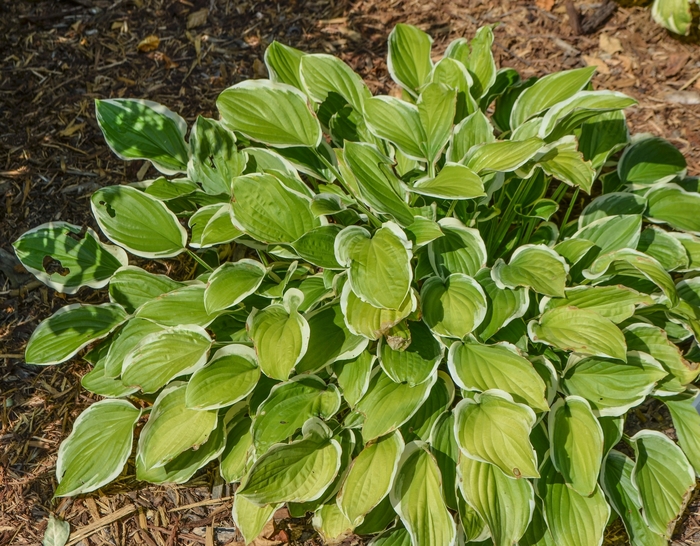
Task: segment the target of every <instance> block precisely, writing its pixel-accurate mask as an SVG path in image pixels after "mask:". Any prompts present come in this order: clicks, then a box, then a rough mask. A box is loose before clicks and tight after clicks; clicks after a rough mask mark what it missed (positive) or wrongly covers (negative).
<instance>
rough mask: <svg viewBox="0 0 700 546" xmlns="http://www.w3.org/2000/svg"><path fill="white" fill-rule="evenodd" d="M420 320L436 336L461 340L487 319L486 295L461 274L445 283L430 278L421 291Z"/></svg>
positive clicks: (449, 278)
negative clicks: (421, 319)
mask: <svg viewBox="0 0 700 546" xmlns="http://www.w3.org/2000/svg"><path fill="white" fill-rule="evenodd" d="M421 303H422V310H423V320H424V321H425V323H426V324H427V325H428V327H429V328H430V329H431V330H432V331H433V333H435V334H437V335H439V336H445V337H456V338H459V339H462V338H464V336H466V335H467V334H469V333H471V332H472V331H474V329H475V328H477V327H478V326H479V325H480V324H481V322H482V321H483V320H484V317H485V316H486V306H487V302H486V295H485V294H484V289H483V288H481V285H480V284H479V283H477V282H476V281H475V280H474V279H473V278H472V277H469V276H467V275H464V274H463V273H453V274H452V275H450V276H449V277H447V278H446V279H445V280H443V279H441V278H440V277H430V278H429V279H427V280H426V281H425V282H424V283H423V288H422V289H421Z"/></svg>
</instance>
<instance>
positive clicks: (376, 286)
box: [335, 222, 413, 309]
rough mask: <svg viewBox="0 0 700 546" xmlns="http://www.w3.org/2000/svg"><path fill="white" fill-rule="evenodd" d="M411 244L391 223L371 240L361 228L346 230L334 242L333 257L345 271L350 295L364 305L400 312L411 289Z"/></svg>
mask: <svg viewBox="0 0 700 546" xmlns="http://www.w3.org/2000/svg"><path fill="white" fill-rule="evenodd" d="M410 247H411V243H410V242H409V240H408V238H407V237H406V234H405V233H404V232H403V231H402V230H401V228H400V227H399V226H397V225H396V224H394V223H393V222H386V223H384V224H383V225H382V227H381V228H379V229H378V230H377V231H375V233H374V236H372V235H370V232H369V231H367V230H366V229H365V228H363V227H360V226H349V227H346V228H345V229H344V230H343V231H341V232H340V233H339V234H338V236H337V237H336V239H335V257H336V259H337V260H338V263H340V264H341V265H342V266H344V267H347V268H348V282H349V283H350V285H351V286H352V290H353V292H354V293H355V294H356V295H357V296H358V297H360V299H362V300H363V301H365V302H366V303H369V304H371V305H373V306H375V307H380V308H384V309H400V308H401V305H402V303H403V302H404V300H405V299H406V296H407V295H408V292H409V290H410V288H411V280H412V279H413V270H412V269H411V263H410V262H411V256H412V254H411V250H410Z"/></svg>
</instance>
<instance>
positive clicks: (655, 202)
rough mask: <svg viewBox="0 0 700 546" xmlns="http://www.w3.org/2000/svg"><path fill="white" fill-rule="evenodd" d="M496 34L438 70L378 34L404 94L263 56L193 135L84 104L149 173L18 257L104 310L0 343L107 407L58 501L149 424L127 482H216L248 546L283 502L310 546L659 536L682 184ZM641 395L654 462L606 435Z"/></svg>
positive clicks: (85, 487)
mask: <svg viewBox="0 0 700 546" xmlns="http://www.w3.org/2000/svg"><path fill="white" fill-rule="evenodd" d="M492 42H493V34H492V31H491V28H489V27H484V28H481V29H480V30H479V31H478V32H477V34H476V36H475V37H474V38H473V40H471V41H467V40H465V39H458V40H456V41H454V42H452V43H451V44H450V45H449V47H448V49H447V51H446V53H445V55H444V56H443V58H442V59H440V60H439V61H437V62H434V61H432V60H431V39H430V37H429V36H428V35H426V34H425V33H423V32H422V31H420V30H418V29H416V28H414V27H411V26H405V25H399V26H397V27H396V28H395V29H394V30H393V32H392V33H391V35H390V38H389V63H388V64H389V67H390V72H391V76H392V77H393V79H394V80H395V81H396V83H397V84H398V85H399V86H400V87H401V89H402V91H401V92H402V98H395V97H393V96H374V97H373V96H372V94H371V93H370V91H369V90H368V88H367V87H366V85H365V84H364V83H363V81H362V80H361V78H360V77H359V76H357V75H356V74H355V73H354V72H353V71H352V70H351V69H350V68H349V67H348V66H347V65H345V64H344V63H343V62H341V61H340V60H338V59H336V58H334V57H331V56H328V55H322V54H313V55H306V54H303V53H301V52H300V51H297V50H294V49H291V48H289V47H286V46H283V45H281V44H278V43H274V44H272V45H271V46H270V47H269V49H268V50H267V53H266V56H265V59H266V63H267V67H268V69H269V72H270V77H271V79H270V80H257V81H247V82H242V83H240V84H237V85H234V86H233V87H231V88H229V89H227V90H225V91H224V92H223V93H222V94H221V95H220V97H219V99H218V101H217V106H218V109H219V113H220V120H218V121H217V120H213V119H207V118H203V117H200V118H198V119H197V121H196V122H195V123H194V125H193V126H192V128H191V129H190V132H189V138H186V134H187V128H186V125H185V122H184V121H183V119H182V118H180V117H179V116H178V115H177V114H175V113H173V112H171V111H170V110H168V109H166V108H164V107H163V106H160V105H157V104H155V103H151V102H147V101H138V100H127V99H117V100H103V101H98V102H97V118H98V121H99V123H100V126H101V128H102V130H103V132H104V135H105V138H106V139H107V142H108V143H109V145H110V146H111V147H112V149H113V150H114V151H115V152H116V153H117V154H118V155H119V156H120V157H123V158H124V159H147V160H150V161H151V162H152V163H153V165H154V166H155V167H156V168H157V169H159V170H160V171H161V172H162V173H163V174H164V176H163V177H160V178H158V179H156V180H152V181H148V182H140V183H133V184H130V185H123V186H110V187H106V188H103V189H101V190H99V191H97V192H96V193H95V194H94V195H93V196H92V211H93V214H94V216H95V220H96V221H97V224H98V225H99V227H100V229H101V231H102V233H103V234H104V236H105V237H106V238H107V239H109V240H110V241H111V243H113V244H106V243H103V242H102V241H101V240H100V238H99V237H98V235H97V234H96V233H95V232H93V231H91V230H88V231H86V232H82V231H81V230H80V228H78V227H76V226H71V225H68V224H65V223H60V222H58V223H56V222H54V223H51V224H45V225H43V226H40V227H38V228H35V229H33V230H32V231H30V232H28V233H27V234H25V235H24V236H22V237H21V238H20V239H19V240H18V241H17V242H16V243H15V247H16V250H17V255H18V256H19V258H20V259H21V260H22V263H23V264H24V265H25V266H26V267H27V268H28V269H29V270H31V271H32V272H33V273H35V274H36V276H37V277H38V278H39V279H41V280H42V281H44V282H45V283H46V284H48V285H49V286H51V287H53V288H55V289H57V290H60V291H63V292H65V293H75V292H76V291H77V290H78V289H79V288H80V287H83V286H91V287H93V288H101V287H108V289H109V297H110V302H109V303H105V304H102V305H93V306H91V305H70V306H67V307H64V308H63V309H61V310H60V311H59V312H57V313H56V314H55V315H54V316H52V317H50V318H49V319H47V320H46V321H44V322H43V323H42V324H41V325H40V326H39V327H38V328H37V330H36V332H35V333H34V334H33V336H32V338H31V340H30V342H29V344H28V346H27V351H26V360H27V362H29V363H32V364H39V365H44V364H57V363H60V362H64V361H66V360H68V359H70V358H71V357H73V356H74V355H76V354H77V353H78V352H79V351H81V349H83V348H85V347H87V346H88V345H90V346H91V349H90V351H89V352H88V353H87V354H86V355H85V358H86V359H87V360H88V361H90V362H91V363H92V364H93V365H94V368H93V369H92V371H90V372H89V373H88V374H87V375H86V376H85V377H84V378H83V385H84V386H85V388H86V389H88V390H89V391H91V392H93V393H95V394H97V395H101V396H104V397H105V400H103V401H100V402H97V403H95V404H93V405H92V406H91V407H90V408H89V409H88V410H87V411H85V412H84V413H83V414H82V415H81V416H80V417H79V418H78V420H77V421H76V422H75V425H74V427H73V432H72V433H71V435H70V436H69V437H68V439H67V440H66V441H65V442H64V443H63V444H62V446H61V448H60V451H59V458H58V465H57V478H58V482H59V485H58V489H57V491H56V495H57V496H68V495H77V494H81V493H85V492H88V491H93V490H95V489H97V488H99V487H102V486H104V485H105V484H107V483H108V482H109V481H110V480H113V479H115V478H116V477H117V476H118V475H119V474H120V473H121V472H122V470H123V468H124V465H125V463H126V461H127V460H128V458H129V457H130V455H131V453H132V448H133V446H132V443H133V438H134V429H135V427H136V426H137V424H138V423H140V422H141V423H143V422H145V424H144V426H143V427H142V428H140V432H139V433H138V444H137V447H136V456H135V466H136V476H137V478H139V479H141V480H145V481H149V482H153V483H163V482H175V483H182V482H185V481H187V480H188V479H189V478H190V477H192V476H193V475H194V473H195V472H196V471H197V470H198V469H200V468H202V467H203V466H205V465H207V464H208V463H210V462H211V461H214V460H217V461H218V464H219V467H220V472H221V475H222V476H223V478H224V479H225V480H226V481H228V482H237V483H239V486H238V489H237V491H236V498H235V502H234V506H233V517H234V519H235V521H236V523H237V524H238V526H239V528H240V529H241V531H242V533H243V535H244V537H245V539H246V540H247V541H251V540H252V539H254V538H255V537H256V536H257V535H258V533H259V532H260V530H261V529H262V528H263V526H264V525H265V523H266V522H267V521H268V520H269V519H270V518H271V517H272V515H273V513H274V512H275V510H276V509H278V508H279V507H281V506H283V505H284V504H286V505H287V507H288V508H289V511H290V513H291V514H293V515H298V516H301V515H303V514H307V513H313V520H312V521H313V524H314V526H315V527H316V528H317V529H318V531H319V532H320V533H321V534H322V536H323V537H324V538H325V539H326V540H327V541H329V542H333V541H334V540H338V539H339V538H341V537H343V536H344V535H346V534H348V533H350V532H351V531H354V532H355V533H358V534H377V535H378V536H377V538H375V539H374V540H375V543H376V544H413V545H425V546H443V545H444V546H447V545H450V544H453V543H455V542H457V541H459V542H460V543H461V542H463V541H466V542H472V541H486V543H493V544H495V545H497V546H506V545H512V544H515V543H518V544H520V545H534V544H557V545H564V546H569V545H571V546H589V545H590V546H596V545H598V544H600V543H601V541H602V538H603V534H604V532H605V528H606V526H607V525H608V524H609V523H610V522H611V521H612V519H613V517H614V514H618V515H619V517H620V518H621V519H622V522H623V524H624V526H625V527H626V529H627V532H628V534H629V536H630V540H631V541H632V544H634V545H638V546H650V545H651V546H653V545H655V544H666V543H667V542H668V540H669V537H670V535H671V533H672V531H673V528H674V525H675V522H676V521H677V519H678V518H679V516H680V514H681V513H682V511H683V509H684V506H685V504H686V503H687V501H688V499H689V496H690V494H691V492H692V490H693V488H694V486H695V473H696V472H698V471H700V416H699V415H698V413H697V412H696V411H695V409H694V407H693V404H692V400H693V398H694V396H695V393H696V387H695V386H694V382H695V381H696V378H697V376H698V374H699V373H700V368H699V367H698V361H699V358H698V357H700V350H699V349H698V344H697V339H698V335H699V334H700V276H697V272H698V271H700V238H699V237H698V234H699V233H700V194H699V193H698V185H699V182H698V179H695V178H689V177H687V176H686V163H685V161H684V159H683V156H682V155H681V154H680V153H679V152H678V151H677V150H676V149H675V148H674V147H673V146H672V145H671V144H670V143H668V142H666V141H664V140H662V139H659V138H654V137H651V136H649V135H642V136H638V137H633V138H631V139H630V137H629V134H628V130H627V126H626V122H625V115H624V113H623V109H624V108H626V107H628V106H631V105H633V104H634V103H635V101H634V100H632V99H631V98H629V97H627V96H625V95H622V94H620V93H615V92H610V91H594V90H592V89H591V84H590V80H591V76H592V74H593V72H592V69H589V68H581V69H575V70H570V71H566V72H561V73H557V74H552V75H549V76H545V77H542V78H540V79H529V80H526V81H522V80H521V79H520V76H519V75H518V73H517V72H516V71H514V70H512V69H508V68H506V69H501V70H497V68H496V66H495V63H494V60H493V57H492V55H491V45H492ZM487 114H488V115H487ZM592 195H595V196H596V197H595V198H589V197H587V196H592ZM584 197H585V199H584ZM581 203H584V204H585V205H586V206H585V208H583V209H582V210H581V209H580V205H581ZM184 225H186V226H187V229H186V228H185V227H183V226H184ZM113 245H116V246H113ZM127 252H128V253H130V254H131V255H134V256H138V257H140V258H146V259H149V258H150V259H159V260H162V259H167V258H172V257H175V256H178V255H180V254H182V253H186V254H189V257H190V258H192V259H194V260H196V262H197V263H196V264H195V263H194V262H191V263H193V264H194V265H195V266H196V267H197V268H199V269H196V270H194V269H193V273H192V274H191V275H190V276H189V277H188V278H185V279H171V278H168V277H167V276H164V275H158V274H154V273H150V272H148V271H146V270H145V269H142V268H140V267H136V266H134V265H129V258H128V255H127ZM47 257H49V258H50V259H49V260H48V262H49V263H55V262H60V264H61V266H62V268H60V272H58V273H50V272H49V271H47V270H46V269H45V268H44V264H45V263H46V260H47ZM188 259H189V258H188ZM138 263H139V264H144V261H143V260H139V261H138ZM650 398H656V399H658V400H660V401H661V402H662V403H663V404H665V406H666V407H667V408H668V410H669V411H670V414H671V417H672V418H673V423H674V425H675V429H676V433H677V438H678V442H677V443H676V442H675V441H672V440H671V439H669V438H668V437H667V436H665V435H663V434H661V433H659V432H655V431H652V430H641V431H639V432H636V433H635V434H633V435H632V436H631V437H630V436H628V435H626V434H624V433H623V430H624V425H625V416H626V415H627V413H628V412H629V411H630V410H631V409H632V408H635V407H636V406H639V405H640V404H643V403H644V402H645V401H647V400H649V399H650ZM621 442H622V443H621Z"/></svg>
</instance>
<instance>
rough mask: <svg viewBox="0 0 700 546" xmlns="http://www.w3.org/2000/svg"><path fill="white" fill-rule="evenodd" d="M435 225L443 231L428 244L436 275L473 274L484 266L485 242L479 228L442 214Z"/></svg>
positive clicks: (485, 256) (485, 259)
mask: <svg viewBox="0 0 700 546" xmlns="http://www.w3.org/2000/svg"><path fill="white" fill-rule="evenodd" d="M438 225H439V226H440V229H441V230H442V232H443V234H444V235H443V236H442V237H439V238H438V239H435V240H434V241H432V242H431V243H430V244H429V246H428V256H429V259H430V265H432V267H433V270H434V271H435V273H436V274H437V275H440V276H445V277H446V276H448V275H451V274H452V273H464V274H465V275H469V276H470V277H473V276H475V275H476V274H477V272H478V271H479V270H480V269H481V268H482V267H485V266H486V261H487V258H488V256H487V252H486V245H485V244H484V240H483V239H482V238H481V234H480V233H479V230H478V229H474V228H468V227H467V226H465V225H464V224H463V223H462V222H460V221H459V220H458V219H457V218H441V219H440V220H438Z"/></svg>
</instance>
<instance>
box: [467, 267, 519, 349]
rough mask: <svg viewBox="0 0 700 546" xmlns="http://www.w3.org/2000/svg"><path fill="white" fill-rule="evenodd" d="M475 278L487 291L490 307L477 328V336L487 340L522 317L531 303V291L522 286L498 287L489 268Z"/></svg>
mask: <svg viewBox="0 0 700 546" xmlns="http://www.w3.org/2000/svg"><path fill="white" fill-rule="evenodd" d="M474 278H475V279H476V280H477V281H478V283H479V284H480V285H481V287H482V288H483V289H484V292H485V293H486V299H487V300H488V309H487V311H486V318H484V322H482V323H481V326H480V327H479V328H478V329H477V336H478V337H479V338H480V339H481V340H483V341H486V340H488V339H489V338H490V337H492V336H493V335H494V334H495V333H496V332H498V331H499V330H500V329H501V328H505V327H506V326H507V325H508V324H509V323H510V322H511V321H513V320H515V319H517V318H520V317H522V316H523V315H524V314H525V312H526V311H527V309H528V307H529V305H530V291H529V290H528V289H527V288H524V287H520V288H516V289H515V290H511V289H510V288H503V289H501V288H498V286H496V283H495V281H494V280H493V279H492V278H491V271H490V270H489V269H486V268H484V269H482V270H481V271H479V272H478V273H477V274H476V275H475V276H474Z"/></svg>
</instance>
